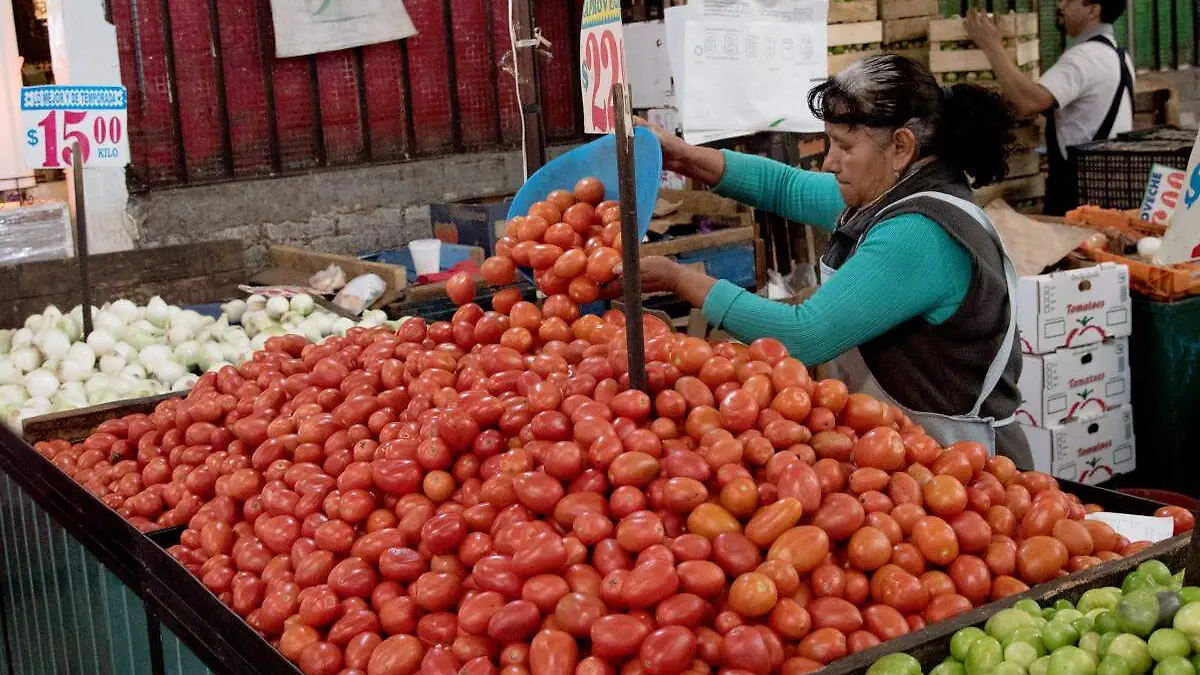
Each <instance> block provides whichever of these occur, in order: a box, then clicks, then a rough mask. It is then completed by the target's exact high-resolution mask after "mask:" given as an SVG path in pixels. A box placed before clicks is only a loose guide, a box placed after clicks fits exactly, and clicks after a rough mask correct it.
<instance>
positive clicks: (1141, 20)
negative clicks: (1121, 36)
mask: <svg viewBox="0 0 1200 675" xmlns="http://www.w3.org/2000/svg"><path fill="white" fill-rule="evenodd" d="M1153 4H1154V3H1153V2H1151V1H1150V0H1147V1H1146V2H1135V3H1133V31H1134V34H1133V56H1134V67H1136V68H1138V69H1139V70H1140V69H1143V68H1154V67H1155V61H1156V58H1155V57H1156V56H1157V51H1156V49H1155V46H1154V31H1155V24H1154V6H1153Z"/></svg>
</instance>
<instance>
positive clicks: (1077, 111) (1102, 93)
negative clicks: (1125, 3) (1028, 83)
mask: <svg viewBox="0 0 1200 675" xmlns="http://www.w3.org/2000/svg"><path fill="white" fill-rule="evenodd" d="M1097 35H1103V36H1104V37H1106V38H1107V39H1108V41H1109V42H1111V43H1113V44H1116V40H1115V39H1114V38H1113V27H1112V24H1110V23H1105V24H1100V26H1099V27H1097V28H1092V29H1089V30H1086V31H1084V32H1083V33H1082V34H1081V35H1080V36H1079V37H1078V38H1076V39H1075V41H1074V46H1072V47H1071V48H1070V49H1067V51H1065V52H1063V54H1062V56H1060V57H1058V61H1057V62H1056V63H1055V64H1054V65H1053V66H1051V67H1050V69H1049V70H1047V71H1046V72H1045V73H1043V74H1042V78H1041V80H1040V83H1041V85H1042V86H1043V87H1045V88H1046V89H1047V90H1048V91H1049V92H1050V95H1051V96H1053V97H1054V100H1055V101H1057V102H1058V109H1057V110H1055V111H1054V122H1055V126H1056V127H1057V130H1058V144H1059V146H1060V150H1061V151H1062V154H1063V156H1064V157H1065V156H1066V154H1067V148H1068V147H1070V146H1073V145H1080V144H1082V143H1087V142H1089V141H1091V140H1092V139H1093V138H1095V136H1096V132H1097V131H1099V130H1100V125H1101V124H1102V123H1103V122H1104V117H1105V115H1107V114H1108V108H1109V106H1110V105H1112V100H1113V96H1115V95H1116V93H1117V87H1119V86H1120V85H1121V70H1120V68H1118V67H1117V54H1116V51H1114V50H1113V49H1112V48H1110V47H1106V46H1104V45H1102V44H1098V43H1095V42H1088V40H1090V39H1092V38H1094V37H1096V36H1097ZM1125 61H1126V65H1127V67H1128V68H1129V73H1130V75H1132V74H1133V62H1132V61H1130V60H1129V55H1128V54H1126V55H1125ZM1131 129H1133V93H1132V92H1130V93H1129V94H1127V95H1126V96H1124V97H1123V100H1122V101H1121V107H1120V108H1119V109H1118V111H1117V119H1116V121H1115V123H1114V124H1113V128H1112V133H1111V134H1109V136H1110V137H1112V136H1115V135H1116V134H1118V133H1123V132H1126V131H1130V130H1131Z"/></svg>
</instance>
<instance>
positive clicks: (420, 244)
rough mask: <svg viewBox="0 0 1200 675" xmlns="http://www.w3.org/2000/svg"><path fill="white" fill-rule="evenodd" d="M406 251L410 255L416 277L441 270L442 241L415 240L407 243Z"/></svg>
mask: <svg viewBox="0 0 1200 675" xmlns="http://www.w3.org/2000/svg"><path fill="white" fill-rule="evenodd" d="M408 250H409V252H410V253H412V259H413V267H415V268H417V276H420V275H422V274H433V273H434V272H437V271H438V270H440V269H441V264H442V240H441V239H417V240H416V241H410V242H408Z"/></svg>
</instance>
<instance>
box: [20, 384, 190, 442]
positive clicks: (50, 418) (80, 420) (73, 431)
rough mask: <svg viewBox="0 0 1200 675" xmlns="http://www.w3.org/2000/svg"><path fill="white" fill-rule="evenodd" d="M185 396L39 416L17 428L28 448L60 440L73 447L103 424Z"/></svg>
mask: <svg viewBox="0 0 1200 675" xmlns="http://www.w3.org/2000/svg"><path fill="white" fill-rule="evenodd" d="M186 394H187V392H178V391H176V392H171V393H167V394H158V395H157V396H147V397H145V398H133V399H127V400H124V401H113V402H112V403H103V404H101V405H96V406H91V407H88V408H79V409H76V410H64V411H63V412H56V413H50V414H48V415H40V416H38V417H32V418H30V419H27V420H25V422H24V423H23V424H22V425H21V434H22V436H23V437H24V439H25V442H27V443H29V444H30V445H32V444H34V443H38V442H40V441H49V440H54V439H60V438H61V439H63V440H66V441H71V442H72V443H74V442H77V441H81V440H83V439H85V438H87V437H88V435H89V434H91V433H92V431H93V430H95V428H96V427H98V426H100V423H101V422H104V421H105V420H110V419H116V418H118V417H124V416H125V415H133V414H136V413H149V412H151V411H153V410H154V408H155V406H157V405H158V404H159V403H161V402H163V401H165V400H167V399H171V398H180V397H182V396H184V395H186Z"/></svg>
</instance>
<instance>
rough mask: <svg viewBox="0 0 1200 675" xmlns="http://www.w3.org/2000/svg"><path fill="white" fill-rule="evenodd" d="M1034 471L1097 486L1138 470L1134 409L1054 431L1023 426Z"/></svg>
mask: <svg viewBox="0 0 1200 675" xmlns="http://www.w3.org/2000/svg"><path fill="white" fill-rule="evenodd" d="M1021 429H1022V430H1023V431H1024V432H1025V437H1026V438H1027V439H1029V447H1030V450H1032V451H1033V468H1034V469H1035V470H1036V471H1044V472H1046V473H1049V474H1051V475H1053V476H1055V477H1057V478H1065V479H1067V480H1073V481H1076V482H1078V483H1086V484H1088V485H1095V484H1097V483H1103V482H1104V481H1106V480H1108V479H1110V478H1112V477H1113V476H1116V475H1118V474H1124V473H1129V472H1131V471H1133V470H1134V469H1135V468H1137V462H1136V451H1135V447H1134V438H1133V409H1132V408H1131V407H1129V406H1127V405H1125V406H1121V407H1119V408H1114V409H1112V410H1109V411H1107V412H1104V413H1101V414H1099V415H1096V416H1094V417H1087V418H1078V419H1073V420H1071V421H1069V422H1067V423H1066V424H1061V425H1057V426H1051V427H1031V426H1028V425H1024V424H1022V425H1021Z"/></svg>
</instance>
